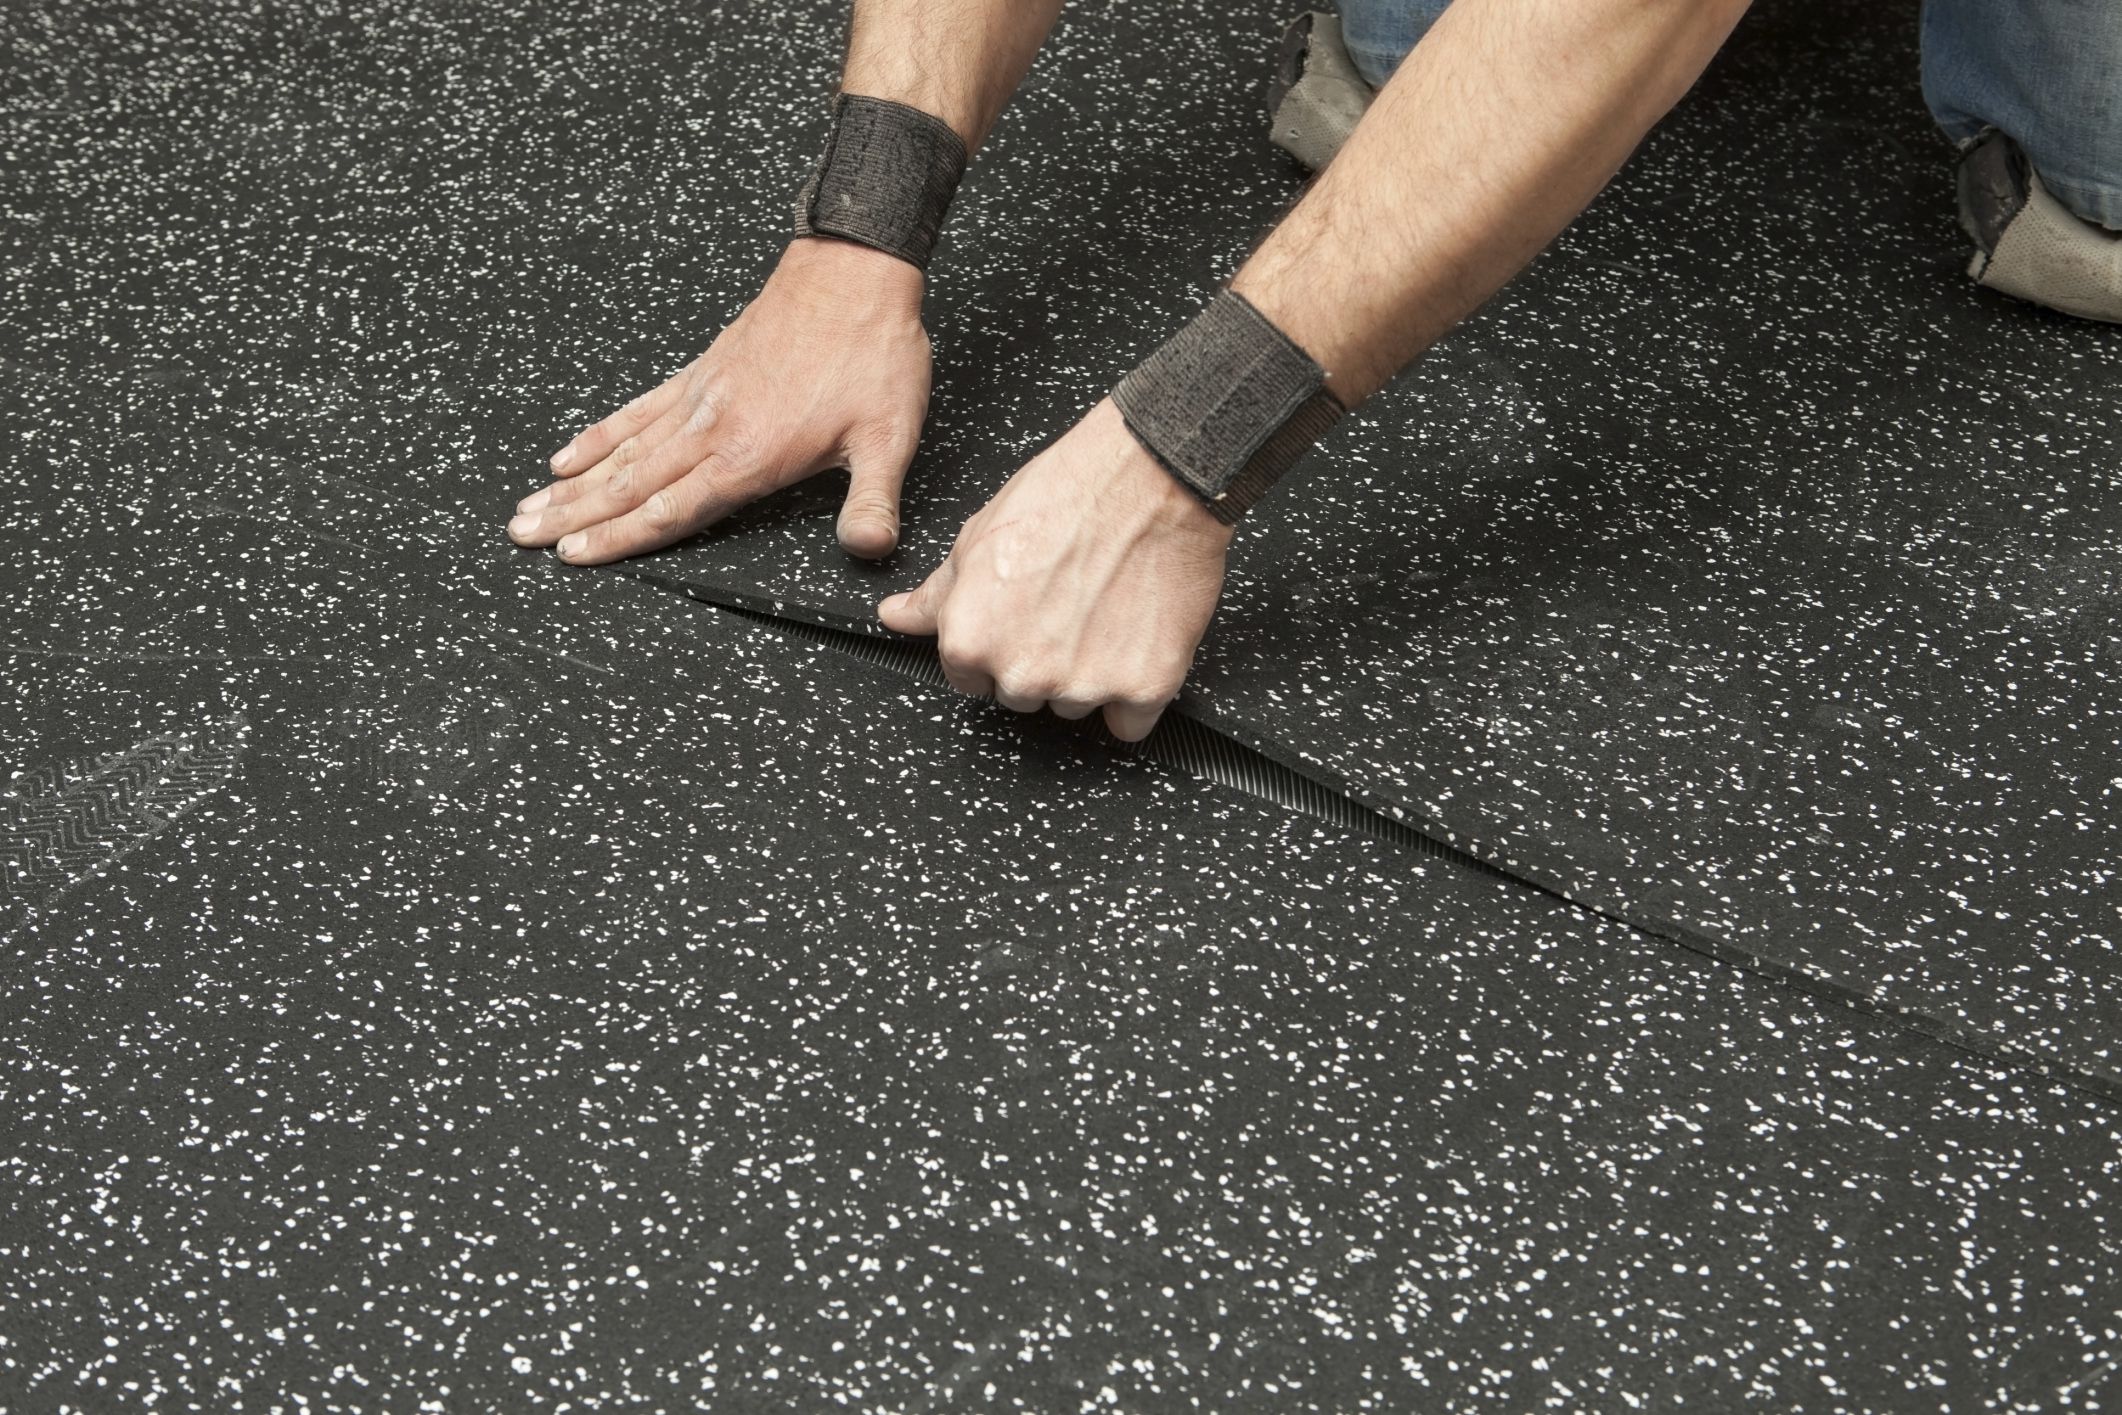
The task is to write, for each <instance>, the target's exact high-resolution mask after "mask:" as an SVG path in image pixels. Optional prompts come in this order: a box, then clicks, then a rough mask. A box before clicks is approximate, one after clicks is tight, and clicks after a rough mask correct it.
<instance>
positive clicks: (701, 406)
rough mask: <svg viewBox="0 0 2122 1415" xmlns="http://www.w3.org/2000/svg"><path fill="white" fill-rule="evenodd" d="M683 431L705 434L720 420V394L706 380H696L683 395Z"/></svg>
mask: <svg viewBox="0 0 2122 1415" xmlns="http://www.w3.org/2000/svg"><path fill="white" fill-rule="evenodd" d="M685 400H686V410H685V430H686V431H687V432H690V433H701V432H706V431H707V430H708V429H709V428H711V427H713V426H714V425H715V424H716V423H717V422H719V421H720V420H721V418H722V406H723V399H722V392H721V390H720V389H719V388H717V387H716V386H715V385H714V384H713V383H710V382H709V381H707V380H706V379H704V378H702V379H697V380H695V381H694V383H693V385H692V387H691V388H689V389H687V390H686V394H685Z"/></svg>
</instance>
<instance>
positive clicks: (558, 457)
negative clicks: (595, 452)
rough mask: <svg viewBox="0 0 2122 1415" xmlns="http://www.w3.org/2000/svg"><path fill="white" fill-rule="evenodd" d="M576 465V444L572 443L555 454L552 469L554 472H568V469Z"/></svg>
mask: <svg viewBox="0 0 2122 1415" xmlns="http://www.w3.org/2000/svg"><path fill="white" fill-rule="evenodd" d="M574 465H575V444H574V443H572V442H570V443H568V444H567V446H565V447H563V448H561V449H560V450H559V451H558V452H555V453H554V454H553V460H552V462H551V466H552V469H553V470H554V471H556V472H564V471H566V470H567V469H568V468H569V467H572V466H574Z"/></svg>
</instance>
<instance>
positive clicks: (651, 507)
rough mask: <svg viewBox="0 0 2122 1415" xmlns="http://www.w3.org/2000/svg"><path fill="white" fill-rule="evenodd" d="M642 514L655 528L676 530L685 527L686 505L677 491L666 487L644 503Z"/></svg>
mask: <svg viewBox="0 0 2122 1415" xmlns="http://www.w3.org/2000/svg"><path fill="white" fill-rule="evenodd" d="M641 514H642V517H643V518H644V519H645V520H646V521H647V522H648V524H649V525H651V526H653V527H654V528H655V529H657V530H659V531H674V530H679V529H682V528H683V527H684V525H685V519H686V507H685V504H684V502H683V501H682V500H681V499H680V498H679V497H678V495H677V493H675V492H673V491H672V490H671V489H670V488H668V487H665V488H664V489H663V490H661V491H659V492H657V493H656V494H655V495H654V496H651V497H650V498H649V499H648V500H647V501H645V502H643V503H642V506H641Z"/></svg>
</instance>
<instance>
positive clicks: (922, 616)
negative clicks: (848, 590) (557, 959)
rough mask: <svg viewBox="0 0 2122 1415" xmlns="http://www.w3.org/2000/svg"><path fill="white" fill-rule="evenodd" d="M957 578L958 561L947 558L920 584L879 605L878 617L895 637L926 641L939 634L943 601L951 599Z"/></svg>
mask: <svg viewBox="0 0 2122 1415" xmlns="http://www.w3.org/2000/svg"><path fill="white" fill-rule="evenodd" d="M957 578H958V562H957V560H956V559H947V560H945V561H944V562H943V563H942V564H941V565H938V566H937V567H936V571H935V573H934V574H932V575H930V576H929V577H928V578H927V579H925V580H923V581H922V582H921V583H920V584H919V585H916V586H915V587H914V588H913V589H911V590H909V591H907V592H906V593H904V594H895V595H893V596H892V597H891V598H889V599H887V600H885V601H884V602H883V603H882V604H880V605H878V606H877V618H878V619H880V620H882V621H883V623H884V627H885V628H887V629H889V630H891V631H892V632H893V633H895V634H918V635H920V636H921V637H923V638H927V637H928V636H929V635H931V634H934V633H935V632H936V617H937V616H938V615H939V614H941V613H942V612H943V601H944V600H946V599H948V598H949V597H950V589H951V585H952V584H953V583H955V582H956V580H957Z"/></svg>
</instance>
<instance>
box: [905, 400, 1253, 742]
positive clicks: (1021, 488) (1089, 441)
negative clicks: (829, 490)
mask: <svg viewBox="0 0 2122 1415" xmlns="http://www.w3.org/2000/svg"><path fill="white" fill-rule="evenodd" d="M1230 539H1231V528H1230V527H1228V526H1225V525H1223V524H1221V523H1220V522H1218V521H1217V520H1216V519H1215V518H1214V517H1213V516H1211V515H1209V514H1208V511H1207V509H1206V508H1204V507H1203V506H1202V504H1201V503H1200V502H1199V501H1198V500H1196V499H1195V497H1194V496H1193V494H1192V493H1191V492H1189V491H1188V490H1186V488H1185V487H1183V486H1181V485H1180V484H1179V483H1178V482H1177V481H1176V480H1175V479H1173V477H1172V476H1171V474H1170V473H1168V472H1166V471H1165V470H1164V469H1163V468H1162V467H1160V466H1158V465H1157V463H1156V461H1155V459H1154V458H1152V457H1151V456H1150V455H1149V453H1148V452H1146V451H1144V450H1143V449H1142V445H1141V444H1140V443H1138V442H1136V441H1135V439H1134V435H1133V434H1132V433H1130V432H1129V431H1128V430H1127V427H1126V424H1124V423H1123V422H1122V421H1121V420H1120V413H1119V410H1118V409H1117V408H1115V407H1114V406H1113V403H1112V400H1111V399H1110V398H1108V399H1105V400H1104V401H1102V402H1100V403H1099V404H1098V405H1097V406H1096V407H1095V408H1093V409H1091V410H1090V412H1089V413H1087V414H1086V415H1085V416H1084V418H1083V420H1082V421H1081V422H1079V423H1077V424H1076V426H1075V427H1073V428H1071V429H1070V430H1069V431H1068V433H1067V434H1066V435H1064V436H1063V437H1062V438H1061V439H1060V440H1059V441H1057V442H1055V443H1054V444H1053V445H1052V446H1050V447H1048V448H1047V449H1046V450H1045V451H1043V452H1041V453H1040V454H1039V455H1038V456H1036V457H1034V458H1032V460H1031V461H1030V462H1028V463H1026V464H1025V466H1024V468H1023V470H1021V471H1019V472H1018V473H1017V474H1016V475H1015V476H1013V477H1011V478H1010V479H1009V481H1008V482H1006V483H1005V484H1004V485H1003V487H1002V489H1001V490H1000V491H998V492H996V493H995V497H994V499H993V500H992V501H990V502H988V503H987V505H986V506H985V507H983V508H982V509H981V510H980V511H979V512H978V513H977V514H976V515H974V516H973V518H972V519H971V520H969V521H967V522H966V523H965V527H964V529H963V530H961V531H960V532H959V533H958V540H957V543H956V544H955V545H954V546H952V548H951V553H950V556H949V558H948V559H946V560H945V561H944V562H943V564H942V565H941V566H939V567H938V568H937V569H936V572H935V573H934V574H932V575H930V576H929V577H928V579H927V581H925V582H924V583H923V584H922V585H921V586H920V587H919V588H918V589H915V590H913V591H912V592H910V593H907V594H899V595H893V596H892V597H891V598H890V599H887V600H885V601H884V602H883V603H882V604H881V605H879V606H878V607H877V614H878V617H879V618H881V619H882V620H883V621H884V624H885V627H887V628H889V629H894V630H896V631H898V632H899V633H902V634H922V635H927V634H933V635H935V636H936V641H937V642H936V647H937V650H938V653H939V654H940V655H941V657H942V660H943V671H944V673H945V675H946V676H947V677H948V678H949V679H950V683H951V686H952V687H954V688H956V689H958V691H960V692H962V693H970V694H972V695H973V696H975V697H986V696H987V695H989V694H993V695H994V698H995V700H996V701H997V702H999V703H1001V704H1002V705H1003V706H1004V707H1008V708H1013V709H1015V710H1016V711H1018V712H1037V711H1038V710H1039V709H1040V708H1041V707H1051V708H1052V709H1053V710H1054V712H1055V713H1056V714H1058V715H1059V716H1061V717H1085V716H1087V715H1089V714H1090V713H1092V712H1095V711H1096V710H1097V709H1099V708H1101V707H1102V708H1104V709H1105V722H1106V725H1107V726H1108V727H1110V728H1111V729H1112V732H1113V735H1114V736H1115V737H1120V738H1123V739H1125V740H1127V741H1130V742H1133V741H1140V740H1141V739H1142V738H1144V737H1146V736H1148V735H1149V731H1150V729H1151V728H1152V727H1154V726H1156V724H1157V718H1158V717H1159V716H1161V715H1162V714H1163V712H1164V709H1165V706H1166V705H1167V704H1168V703H1170V702H1171V700H1172V699H1173V698H1174V697H1176V696H1177V695H1178V692H1179V685H1180V684H1181V683H1182V682H1183V681H1184V680H1185V678H1186V671H1187V668H1188V667H1189V666H1190V665H1191V664H1192V663H1193V657H1194V647H1195V645H1197V644H1199V643H1200V642H1201V635H1202V633H1203V631H1205V630H1206V629H1207V628H1208V621H1209V617H1210V616H1211V615H1212V614H1214V613H1215V610H1216V596H1217V594H1218V593H1219V592H1220V591H1221V590H1222V588H1223V556H1224V552H1225V550H1226V549H1228V548H1229V546H1230Z"/></svg>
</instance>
